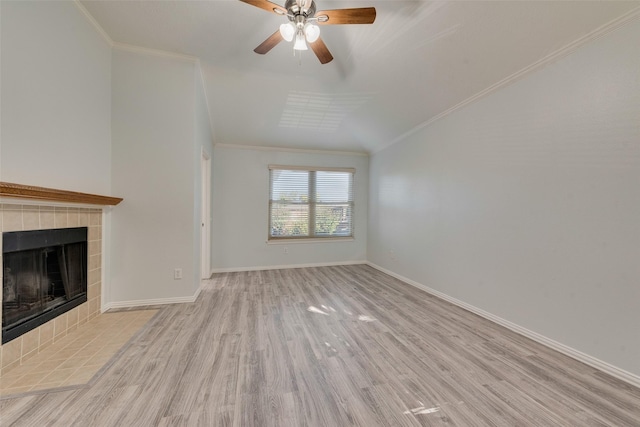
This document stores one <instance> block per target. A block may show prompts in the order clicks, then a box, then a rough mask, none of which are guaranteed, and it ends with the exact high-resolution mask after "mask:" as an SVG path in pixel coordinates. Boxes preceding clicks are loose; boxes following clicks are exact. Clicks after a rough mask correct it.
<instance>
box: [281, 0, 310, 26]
mask: <svg viewBox="0 0 640 427" xmlns="http://www.w3.org/2000/svg"><path fill="white" fill-rule="evenodd" d="M284 8H285V9H287V16H288V17H289V20H290V21H292V22H294V23H296V24H297V23H298V22H299V21H302V22H303V24H304V21H305V20H306V19H307V18H312V17H313V15H315V13H316V2H315V1H313V0H311V1H309V0H287V2H286V3H285V4H284ZM298 16H300V17H301V19H300V18H298V19H296V18H297V17H298Z"/></svg>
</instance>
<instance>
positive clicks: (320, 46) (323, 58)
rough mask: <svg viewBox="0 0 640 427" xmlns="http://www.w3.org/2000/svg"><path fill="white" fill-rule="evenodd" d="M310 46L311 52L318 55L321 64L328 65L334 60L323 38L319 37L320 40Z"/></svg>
mask: <svg viewBox="0 0 640 427" xmlns="http://www.w3.org/2000/svg"><path fill="white" fill-rule="evenodd" d="M309 46H311V50H313V53H315V54H316V56H317V57H318V59H319V60H320V63H321V64H326V63H328V62H331V61H332V60H333V55H331V52H329V49H328V48H327V45H326V44H324V42H323V41H322V39H321V38H319V37H318V40H316V41H315V42H313V43H309Z"/></svg>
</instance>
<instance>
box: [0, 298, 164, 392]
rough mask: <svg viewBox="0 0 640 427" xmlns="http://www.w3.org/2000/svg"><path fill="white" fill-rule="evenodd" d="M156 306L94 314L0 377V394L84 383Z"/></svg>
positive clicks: (133, 333)
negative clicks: (87, 320)
mask: <svg viewBox="0 0 640 427" xmlns="http://www.w3.org/2000/svg"><path fill="white" fill-rule="evenodd" d="M157 312H158V310H135V311H117V312H110V313H104V314H101V315H99V316H97V317H94V318H93V319H91V320H90V321H89V322H87V323H85V324H84V325H82V326H80V327H79V328H78V329H76V330H75V331H74V332H72V333H70V334H68V335H67V336H65V337H63V338H62V339H60V340H58V341H57V342H56V343H55V344H52V345H51V346H49V347H47V348H45V349H44V350H43V351H41V352H40V353H39V354H37V355H36V356H33V357H32V358H30V359H29V360H27V361H26V362H25V363H24V364H22V365H20V366H17V367H15V368H13V369H11V370H10V371H8V372H7V373H6V374H4V375H2V377H0V398H2V397H6V396H8V395H13V394H18V393H27V392H35V391H39V390H46V389H51V388H57V387H67V386H78V385H82V384H86V383H87V382H89V380H91V378H93V376H94V375H95V374H96V373H97V372H98V371H100V369H102V367H103V366H105V365H106V364H107V363H108V362H109V361H110V360H111V359H112V358H113V356H114V355H115V354H116V353H118V351H119V350H120V349H121V348H122V347H123V346H124V345H125V344H126V343H127V342H128V341H129V340H130V339H131V338H132V337H133V336H134V335H135V334H136V333H137V332H138V331H140V330H141V329H142V328H143V327H144V326H145V325H146V324H147V323H148V322H149V320H150V319H151V318H152V317H153V316H154V315H155V314H156V313H157Z"/></svg>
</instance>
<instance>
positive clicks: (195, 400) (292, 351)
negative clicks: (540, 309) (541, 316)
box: [0, 265, 640, 427]
mask: <svg viewBox="0 0 640 427" xmlns="http://www.w3.org/2000/svg"><path fill="white" fill-rule="evenodd" d="M88 425H91V426H118V427H120V426H207V427H208V426H259V427H266V426H278V427H283V426H284V427H286V426H292V427H299V426H309V427H316V426H330V427H334V426H367V427H375V426H464V427H467V426H514V425H523V426H529V425H535V426H558V425H563V426H615V427H625V426H629V427H631V426H633V427H638V426H639V425H640V390H639V389H637V388H635V387H633V386H631V385H629V384H626V383H623V382H621V381H619V380H617V379H615V378H612V377H610V376H608V375H606V374H604V373H602V372H599V371H597V370H595V369H593V368H591V367H589V366H586V365H584V364H582V363H579V362H577V361H575V360H573V359H571V358H569V357H567V356H564V355H562V354H559V353H557V352H555V351H553V350H551V349H549V348H547V347H544V346H541V345H540V344H538V343H535V342H533V341H531V340H529V339H527V338H525V337H522V336H520V335H518V334H516V333H514V332H512V331H509V330H507V329H505V328H503V327H501V326H498V325H495V324H493V323H491V322H490V321H488V320H486V319H483V318H480V317H478V316H476V315H474V314H472V313H469V312H467V311H465V310H462V309H460V308H458V307H456V306H453V305H452V304H450V303H448V302H445V301H442V300H440V299H438V298H436V297H433V296H431V295H428V294H426V293H424V292H422V291H420V290H418V289H416V288H413V287H411V286H409V285H407V284H404V283H402V282H400V281H399V280H397V279H394V278H392V277H389V276H387V275H385V274H383V273H380V272H379V271H377V270H374V269H373V268H370V267H368V266H363V265H353V266H337V267H315V268H299V269H291V270H267V271H254V272H239V273H223V274H217V275H215V276H214V277H213V278H212V279H211V280H210V281H208V282H207V283H206V284H205V286H204V287H203V290H202V292H201V294H200V297H199V299H198V301H196V302H195V303H190V304H175V305H171V306H166V307H163V308H161V310H160V312H159V313H158V315H157V316H156V317H155V318H154V319H153V320H152V321H150V322H149V324H148V325H147V326H146V327H145V328H144V329H143V331H142V332H141V333H140V334H139V335H138V339H137V340H136V341H135V342H131V343H130V344H129V345H128V346H126V347H125V348H124V349H123V351H121V352H120V354H119V355H118V357H117V359H115V360H114V361H112V363H110V364H109V365H108V368H107V369H105V370H104V371H103V372H102V373H101V374H99V375H98V376H97V377H96V378H94V379H93V380H92V382H91V383H90V384H89V385H88V386H87V387H85V388H81V389H76V390H61V391H55V390H54V391H50V392H46V393H41V394H37V395H22V396H16V397H11V396H9V397H7V398H3V399H0V426H2V427H4V426H17V427H21V426H28V427H30V426H65V427H67V426H88Z"/></svg>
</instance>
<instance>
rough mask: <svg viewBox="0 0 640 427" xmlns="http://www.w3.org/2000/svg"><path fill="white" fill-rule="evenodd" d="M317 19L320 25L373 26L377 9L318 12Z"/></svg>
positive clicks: (363, 8)
mask: <svg viewBox="0 0 640 427" xmlns="http://www.w3.org/2000/svg"><path fill="white" fill-rule="evenodd" d="M243 1H244V0H243ZM315 17H316V18H318V25H340V24H373V21H375V20H376V8H375V7H358V8H354V9H334V10H321V11H319V12H316V14H315ZM324 17H326V18H328V19H326V18H324Z"/></svg>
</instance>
